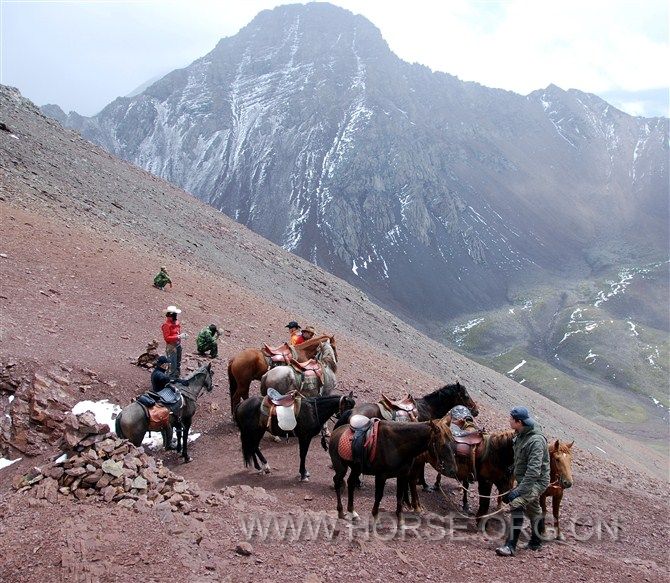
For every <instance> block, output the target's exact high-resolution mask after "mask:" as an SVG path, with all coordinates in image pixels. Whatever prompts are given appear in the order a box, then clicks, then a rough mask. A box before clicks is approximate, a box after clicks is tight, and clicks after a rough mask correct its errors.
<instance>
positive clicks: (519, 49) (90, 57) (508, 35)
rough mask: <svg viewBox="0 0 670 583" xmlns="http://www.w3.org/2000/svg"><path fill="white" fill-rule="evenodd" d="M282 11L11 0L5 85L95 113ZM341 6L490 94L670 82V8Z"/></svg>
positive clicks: (378, 0) (406, 55)
mask: <svg viewBox="0 0 670 583" xmlns="http://www.w3.org/2000/svg"><path fill="white" fill-rule="evenodd" d="M280 3H281V2H278V1H276V0H246V1H232V0H228V1H214V0H191V1H186V0H171V1H170V0H165V1H163V0H161V1H158V0H156V1H153V0H148V1H140V2H56V3H28V2H22V3H7V2H4V3H2V4H1V8H0V9H1V10H2V13H3V21H2V31H1V33H2V34H1V36H2V75H1V77H2V78H1V79H0V81H2V82H3V83H9V84H13V85H16V86H18V87H19V89H21V91H22V92H23V93H24V94H25V95H27V96H28V97H30V98H31V99H33V100H35V101H36V102H37V103H40V104H43V103H46V102H56V103H59V104H60V105H61V106H63V107H64V109H66V110H67V109H75V110H77V111H79V112H80V113H84V114H92V113H94V112H95V111H97V110H99V109H100V108H102V107H103V106H104V105H106V104H107V103H108V102H109V101H111V100H112V99H114V98H115V97H117V96H118V95H125V94H127V93H128V92H130V91H131V90H132V89H134V88H135V87H137V86H139V85H141V84H142V83H144V82H145V81H146V80H148V79H150V78H152V77H154V76H156V75H157V74H158V73H160V72H161V71H164V70H165V69H173V68H179V67H184V66H186V65H188V64H189V63H190V62H192V61H193V60H195V59H197V58H199V57H201V56H203V55H205V54H206V53H207V52H209V51H210V50H212V48H213V47H214V46H215V45H216V43H217V42H218V41H219V40H220V39H221V38H222V37H226V36H232V35H234V34H235V33H237V31H238V30H239V29H240V28H241V27H243V26H245V25H246V24H248V22H250V21H251V20H252V19H253V17H254V16H255V15H256V14H257V13H258V12H259V11H261V10H263V9H267V8H272V7H273V6H276V5H278V4H280ZM333 3H334V4H337V5H339V6H342V7H343V8H347V9H349V10H351V11H352V12H354V13H360V14H362V15H363V16H365V17H366V18H368V19H369V20H370V21H372V22H373V23H374V24H375V25H376V26H377V27H378V28H379V29H380V30H381V32H382V35H383V36H384V38H385V39H386V40H387V42H388V43H389V46H390V47H391V49H392V50H393V51H394V52H396V54H398V56H399V57H400V58H402V59H404V60H407V61H410V62H418V63H422V64H424V65H427V66H429V67H430V68H432V69H433V70H439V71H444V72H447V73H450V74H452V75H456V76H458V77H459V78H461V79H463V80H466V81H476V82H478V83H481V84H482V85H487V86H490V87H499V88H503V89H508V90H512V91H516V92H518V93H521V94H526V93H529V92H530V91H533V90H535V89H539V88H542V87H546V86H547V85H549V84H550V83H554V84H556V85H559V86H560V87H563V88H565V89H568V88H577V89H581V90H583V91H588V92H593V93H597V94H600V95H603V94H607V93H609V92H614V91H626V92H628V93H634V92H642V91H646V90H651V89H658V88H665V89H666V91H667V88H668V86H669V85H670V78H669V75H668V72H667V66H662V65H661V64H662V63H668V62H670V51H669V48H668V5H667V3H666V2H665V0H646V1H645V2H644V4H643V5H639V4H637V3H631V2H628V1H625V0H624V1H622V0H610V1H608V2H605V1H602V0H588V1H585V0H579V1H577V0H563V1H562V2H546V1H545V2H537V1H529V0H506V1H490V2H484V1H471V0H449V1H448V2H445V1H444V0H441V1H434V0H433V1H429V0H413V1H412V2H388V1H386V0H383V1H382V0H366V1H365V2H361V1H360V0H334V1H333ZM638 101H644V100H639V99H636V98H635V97H634V96H631V97H630V98H629V99H627V100H626V103H631V104H632V103H634V102H638ZM631 107H635V108H636V109H635V111H639V104H638V105H634V106H631ZM666 109H667V108H666ZM632 111H633V110H631V112H632ZM656 114H657V115H658V112H657V113H656Z"/></svg>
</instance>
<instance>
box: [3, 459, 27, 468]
mask: <svg viewBox="0 0 670 583" xmlns="http://www.w3.org/2000/svg"><path fill="white" fill-rule="evenodd" d="M21 459H23V458H20V457H17V458H16V459H15V460H8V459H7V458H6V457H0V470H1V469H2V468H6V467H7V466H11V465H12V464H13V463H15V462H18V461H19V460H21Z"/></svg>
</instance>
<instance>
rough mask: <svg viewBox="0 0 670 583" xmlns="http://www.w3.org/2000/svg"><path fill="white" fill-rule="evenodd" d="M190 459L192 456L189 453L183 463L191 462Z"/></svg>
mask: <svg viewBox="0 0 670 583" xmlns="http://www.w3.org/2000/svg"><path fill="white" fill-rule="evenodd" d="M191 461H193V458H192V457H191V456H190V455H189V456H187V457H185V458H184V463H185V464H187V463H189V462H191Z"/></svg>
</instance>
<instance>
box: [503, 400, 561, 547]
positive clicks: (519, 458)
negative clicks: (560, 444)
mask: <svg viewBox="0 0 670 583" xmlns="http://www.w3.org/2000/svg"><path fill="white" fill-rule="evenodd" d="M509 425H510V427H511V428H512V429H514V431H515V433H516V436H515V437H514V442H513V443H514V445H513V448H514V476H515V478H516V481H517V485H516V487H515V488H514V489H512V490H510V491H509V492H507V493H506V494H503V496H502V500H503V502H505V503H507V504H509V506H510V510H511V514H512V525H511V530H510V533H509V535H508V537H507V542H506V543H505V544H504V545H503V546H501V547H498V548H497V549H496V554H497V555H499V556H501V557H511V556H513V555H514V554H516V545H517V543H518V541H519V535H520V534H521V529H522V528H523V515H524V514H526V515H527V516H528V518H529V519H530V525H531V528H532V534H531V536H530V541H528V545H527V546H526V548H527V549H530V550H533V551H537V550H539V549H540V547H541V546H542V537H541V535H540V533H541V532H544V518H543V516H542V509H541V508H540V495H541V494H542V493H543V492H544V491H545V490H546V489H547V487H548V486H549V448H548V447H547V438H546V437H545V436H544V435H543V434H542V428H541V427H540V426H539V425H538V424H537V422H536V421H535V420H534V419H533V418H532V417H531V416H530V413H529V412H528V409H526V407H514V409H512V410H511V411H510V418H509Z"/></svg>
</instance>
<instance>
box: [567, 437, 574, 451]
mask: <svg viewBox="0 0 670 583" xmlns="http://www.w3.org/2000/svg"><path fill="white" fill-rule="evenodd" d="M573 445H575V440H574V439H573V440H572V441H571V442H570V443H568V449H570V448H572V446H573Z"/></svg>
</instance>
